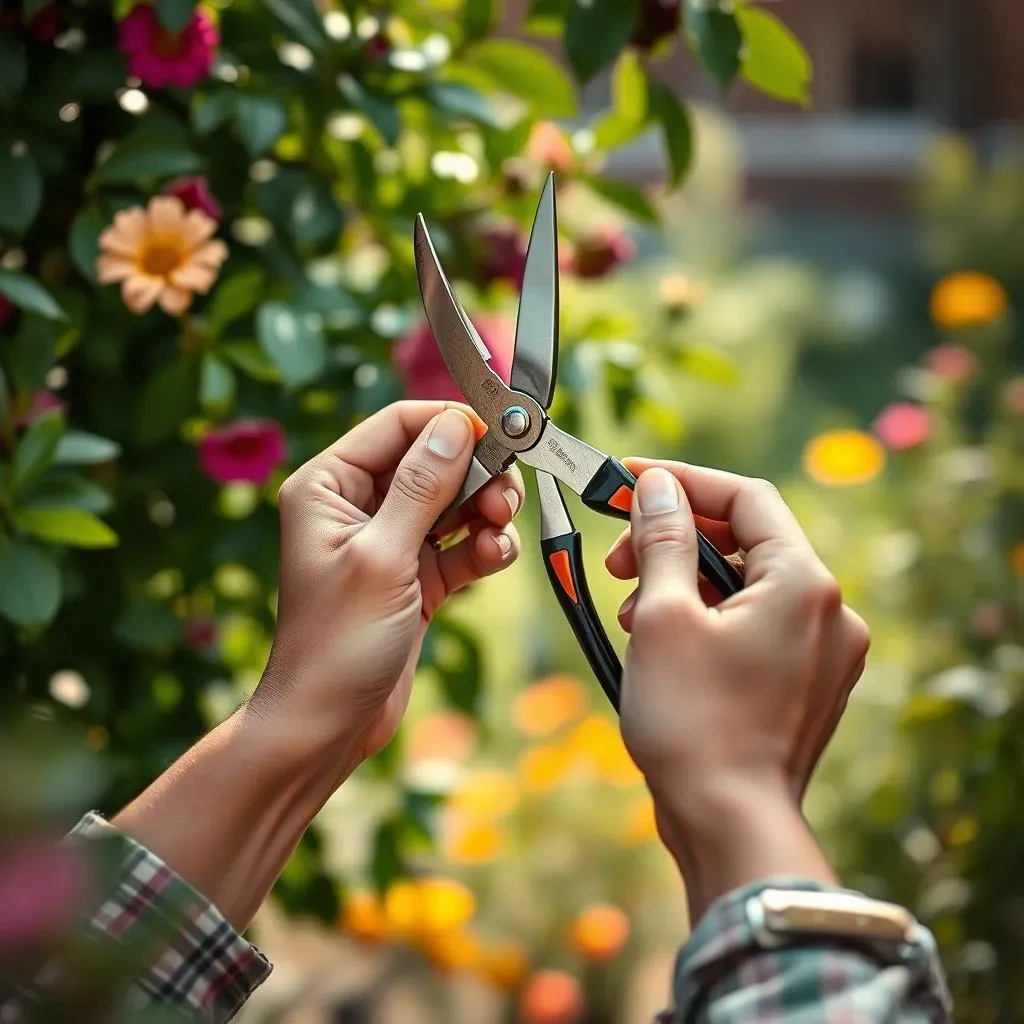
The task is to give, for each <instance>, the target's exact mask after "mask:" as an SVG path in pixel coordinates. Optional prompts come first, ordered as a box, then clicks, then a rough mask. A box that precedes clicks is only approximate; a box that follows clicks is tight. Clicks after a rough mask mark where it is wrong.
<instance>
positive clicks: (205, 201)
mask: <svg viewBox="0 0 1024 1024" xmlns="http://www.w3.org/2000/svg"><path fill="white" fill-rule="evenodd" d="M164 195H168V196H177V197H178V198H179V199H180V200H181V201H182V203H184V204H185V209H186V210H200V211H201V212H202V213H205V214H206V216H207V217H209V218H210V219H211V220H215V221H220V219H221V216H222V212H221V208H220V204H219V203H218V202H217V200H216V199H214V198H213V193H212V192H211V191H210V184H209V182H208V181H207V180H206V179H205V178H179V179H178V180H177V181H172V182H171V184H170V185H168V186H167V187H166V188H165V189H164Z"/></svg>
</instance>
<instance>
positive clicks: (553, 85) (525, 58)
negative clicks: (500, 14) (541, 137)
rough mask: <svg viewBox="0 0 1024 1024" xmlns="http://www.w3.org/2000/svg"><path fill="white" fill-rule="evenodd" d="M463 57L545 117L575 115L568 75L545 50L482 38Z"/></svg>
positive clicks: (469, 63)
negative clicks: (543, 51)
mask: <svg viewBox="0 0 1024 1024" xmlns="http://www.w3.org/2000/svg"><path fill="white" fill-rule="evenodd" d="M463 61H464V62H465V63H466V64H467V65H469V66H470V67H475V68H478V69H479V70H480V71H483V72H484V73H486V74H487V75H489V76H490V77H491V78H492V79H493V81H494V83H495V85H496V86H497V87H498V88H500V89H502V90H504V91H505V92H508V93H511V94H512V95H514V96H518V97H519V98H520V99H522V100H524V101H525V102H526V103H528V104H529V105H530V106H532V107H533V108H534V109H535V110H537V111H539V112H541V113H543V115H544V116H546V117H574V116H575V115H576V90H575V89H574V88H573V84H572V81H571V80H570V79H569V76H568V75H567V74H566V73H565V71H563V70H562V68H560V67H559V66H558V64H556V63H555V61H553V60H552V59H551V58H550V57H549V56H548V55H547V54H546V53H542V52H541V51H540V50H538V49H535V48H534V47H532V46H528V45H527V44H526V43H521V42H518V41H517V40H513V39H485V40H482V41H481V42H479V43H475V44H474V45H473V46H471V47H470V48H469V49H468V50H467V52H466V53H465V55H464V56H463Z"/></svg>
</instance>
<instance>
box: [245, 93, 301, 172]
mask: <svg viewBox="0 0 1024 1024" xmlns="http://www.w3.org/2000/svg"><path fill="white" fill-rule="evenodd" d="M235 124H237V125H238V134H239V135H240V136H241V137H242V143H243V144H244V146H245V148H246V149H247V150H248V152H249V156H251V157H253V158H255V157H258V156H261V155H262V154H263V153H265V152H266V151H267V150H268V149H269V148H270V147H271V146H272V145H273V144H274V143H275V142H277V140H278V139H279V138H280V137H281V136H282V135H283V134H284V131H285V129H286V128H287V127H288V112H287V111H286V110H285V109H284V106H283V105H282V104H281V103H280V102H279V101H278V100H276V99H274V98H273V97H271V96H245V95H242V96H239V97H238V102H237V103H236V106H235Z"/></svg>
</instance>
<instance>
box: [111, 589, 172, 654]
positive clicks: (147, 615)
mask: <svg viewBox="0 0 1024 1024" xmlns="http://www.w3.org/2000/svg"><path fill="white" fill-rule="evenodd" d="M114 636H116V637H117V639H118V640H120V641H121V643H123V644H126V645H127V646H128V647H134V648H135V649H136V650H140V651H159V650H165V649H167V648H168V647H173V646H174V645H175V644H176V643H177V642H178V640H179V638H180V637H181V623H180V622H179V621H178V620H177V619H176V618H175V617H174V614H173V613H172V612H171V610H170V608H168V607H167V605H166V604H164V603H162V602H157V601H145V600H144V601H135V602H133V603H132V604H131V605H129V606H128V608H127V609H126V610H125V612H124V613H123V614H122V615H121V617H120V618H119V619H118V620H117V622H116V623H115V624H114Z"/></svg>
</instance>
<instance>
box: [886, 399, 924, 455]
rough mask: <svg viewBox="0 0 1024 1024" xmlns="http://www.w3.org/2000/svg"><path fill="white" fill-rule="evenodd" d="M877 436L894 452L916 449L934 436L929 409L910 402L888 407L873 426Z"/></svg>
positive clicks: (895, 403)
mask: <svg viewBox="0 0 1024 1024" xmlns="http://www.w3.org/2000/svg"><path fill="white" fill-rule="evenodd" d="M871 429H872V430H873V431H874V432H875V436H876V437H877V438H878V439H879V440H880V441H881V442H882V444H884V445H885V446H886V448H889V449H891V450H892V451H894V452H900V451H904V450H905V449H907V448H916V447H917V446H918V445H921V444H924V443H925V441H927V440H928V438H929V437H931V434H932V417H931V414H930V413H929V412H928V410H927V409H925V408H923V407H922V406H920V405H912V404H911V403H910V402H893V404H892V405H889V406H886V408H884V409H883V410H882V411H881V412H880V413H879V415H878V418H877V419H876V420H875V422H874V423H873V424H872V426H871Z"/></svg>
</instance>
